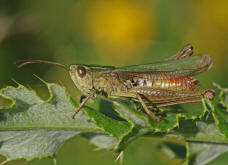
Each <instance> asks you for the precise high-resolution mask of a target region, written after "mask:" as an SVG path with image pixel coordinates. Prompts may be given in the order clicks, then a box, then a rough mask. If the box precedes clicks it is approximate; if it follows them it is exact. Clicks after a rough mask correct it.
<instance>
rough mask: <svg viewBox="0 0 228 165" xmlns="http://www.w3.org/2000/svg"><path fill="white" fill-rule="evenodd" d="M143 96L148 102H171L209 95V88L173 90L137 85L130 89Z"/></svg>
mask: <svg viewBox="0 0 228 165" xmlns="http://www.w3.org/2000/svg"><path fill="white" fill-rule="evenodd" d="M129 92H134V93H137V94H140V95H142V96H143V99H144V100H145V101H146V102H155V103H156V102H169V101H176V100H182V99H189V98H201V97H207V94H208V93H207V92H208V90H200V91H173V90H165V89H151V88H145V87H143V88H142V87H135V88H132V89H130V90H129Z"/></svg>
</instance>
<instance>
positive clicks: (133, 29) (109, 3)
mask: <svg viewBox="0 0 228 165" xmlns="http://www.w3.org/2000/svg"><path fill="white" fill-rule="evenodd" d="M227 20H228V1H227V0H219V1H208V0H198V1H194V0H192V1H181V0H172V1H169V0H164V1H160V0H141V1H137V0H65V1H63V0H48V1H47V0H39V1H31V0H0V88H2V87H5V86H7V85H15V82H14V81H13V80H16V81H17V82H19V83H21V84H25V85H27V86H29V87H31V88H33V89H35V90H38V93H39V94H40V95H41V96H42V97H43V98H47V97H48V93H47V91H46V87H45V86H44V84H42V82H40V81H39V80H38V79H37V78H36V77H35V76H33V74H36V75H38V76H39V77H41V78H43V79H44V80H46V81H48V82H55V83H61V84H63V85H64V86H65V87H66V88H67V90H68V91H69V92H70V93H71V94H72V95H73V96H74V97H75V98H76V99H78V98H79V94H80V93H79V91H78V90H77V89H76V87H74V84H73V83H72V81H71V79H70V77H69V75H68V73H66V72H65V71H64V70H62V69H59V68H57V67H54V66H46V65H42V64H34V65H29V66H26V67H25V68H22V69H18V68H17V67H16V65H14V62H15V61H17V60H22V59H42V60H50V61H56V62H60V63H63V64H66V65H70V64H73V63H82V64H100V65H116V66H123V65H131V64H142V63H149V62H155V61H160V60H163V59H166V58H168V57H170V56H171V55H173V54H175V53H176V52H177V51H178V50H180V49H181V48H182V47H183V46H184V45H186V44H187V43H191V44H192V45H193V46H194V48H195V49H194V50H195V53H207V54H209V55H211V56H212V58H213V61H214V67H213V68H212V69H211V70H210V71H209V72H206V73H203V74H202V75H200V76H197V78H198V79H199V80H200V82H201V84H202V88H214V87H213V86H212V82H217V83H219V84H220V85H222V86H226V87H227V86H228V77H227V72H228V65H227V62H228V21H227ZM158 143H159V140H158V139H151V138H140V139H138V140H136V141H135V142H133V143H132V144H131V145H130V146H129V147H128V148H127V150H126V152H125V155H124V164H126V165H130V164H131V165H138V164H144V165H147V164H158V163H160V164H172V165H174V164H175V165H176V164H181V163H182V161H181V159H172V158H169V157H167V156H166V155H164V154H162V153H161V152H160V151H159V150H158V148H157V144H158ZM94 149H95V147H94V146H92V145H90V144H89V143H88V141H87V140H85V139H83V138H81V137H76V138H73V139H71V140H70V141H69V142H67V143H66V144H64V145H63V146H62V147H61V148H60V150H59V151H58V154H57V163H58V164H64V165H75V164H93V165H96V164H99V165H102V164H104V165H107V164H114V160H115V156H116V155H115V154H113V152H111V151H106V150H102V151H94ZM227 156H228V154H224V155H222V156H220V157H219V158H217V159H216V160H215V161H213V162H212V163H211V165H212V164H226V162H227V160H228V158H226V157H227ZM3 159H4V158H3V157H0V160H3ZM50 163H52V160H51V159H48V158H46V159H43V160H38V159H37V160H33V161H31V162H29V163H28V164H29V165H38V164H42V165H46V164H50ZM8 164H9V165H10V164H11V165H16V164H24V161H23V160H19V161H13V162H10V163H8ZM117 164H118V163H117Z"/></svg>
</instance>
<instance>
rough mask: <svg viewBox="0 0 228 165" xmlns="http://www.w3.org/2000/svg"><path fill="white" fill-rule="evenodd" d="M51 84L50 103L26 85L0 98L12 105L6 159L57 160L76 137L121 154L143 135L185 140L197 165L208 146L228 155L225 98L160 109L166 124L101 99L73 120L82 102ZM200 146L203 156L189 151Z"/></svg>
mask: <svg viewBox="0 0 228 165" xmlns="http://www.w3.org/2000/svg"><path fill="white" fill-rule="evenodd" d="M46 85H47V87H48V90H49V94H50V97H49V99H48V100H43V99H41V98H40V97H39V96H37V94H36V93H35V92H34V91H31V90H28V89H27V88H25V87H24V86H22V85H19V86H18V87H17V88H15V87H7V88H4V89H2V90H1V92H0V96H1V97H3V98H5V99H7V100H8V101H9V102H11V105H9V106H0V131H1V134H0V144H1V145H0V154H2V155H5V156H6V157H7V160H12V159H19V158H24V159H26V160H31V159H33V158H43V157H54V156H55V154H56V151H57V149H58V147H59V146H60V145H61V144H63V143H64V142H65V141H66V140H68V139H69V138H71V137H73V136H76V135H81V136H83V137H85V138H87V139H88V140H89V141H90V142H91V143H93V144H94V145H96V146H97V147H98V148H106V149H113V150H116V151H122V150H124V149H125V148H126V147H127V146H128V145H129V144H130V142H132V141H133V140H135V139H137V138H138V137H140V136H152V137H162V138H164V139H175V140H186V141H188V145H189V150H188V157H187V162H194V163H195V162H200V163H202V162H207V161H208V160H204V159H205V158H206V156H205V155H207V154H208V153H207V152H209V150H208V146H207V145H208V144H209V143H210V144H217V145H214V149H215V151H217V149H219V148H220V149H221V151H222V152H217V153H216V154H215V155H216V156H219V155H220V154H222V153H223V152H225V151H227V150H226V147H222V146H226V145H227V144H228V138H227V132H226V130H227V129H226V128H227V123H226V116H227V114H226V113H227V110H224V107H226V106H225V105H226V100H224V99H225V98H226V96H224V95H221V96H220V97H219V98H220V100H219V103H220V105H222V106H221V107H222V108H220V107H219V108H220V109H218V108H217V106H216V108H214V105H213V104H212V103H211V102H210V101H209V100H203V104H202V105H203V106H202V105H201V104H190V105H191V106H174V107H167V108H161V109H159V111H160V113H161V115H162V116H161V119H162V120H161V122H157V121H155V120H153V119H151V118H149V117H148V116H147V115H146V114H145V113H143V112H140V111H139V110H136V109H135V108H134V105H133V104H132V102H122V101H116V100H106V99H99V98H98V99H96V100H95V102H93V103H90V104H89V105H90V106H89V107H88V106H84V108H83V109H82V111H81V112H79V113H78V115H77V116H76V118H75V120H72V119H71V116H72V114H73V113H74V111H75V109H76V108H77V107H78V104H77V103H76V102H75V101H74V100H73V99H72V98H71V97H70V96H69V94H68V93H67V92H66V91H65V89H64V88H63V87H60V86H59V85H56V84H50V83H46ZM223 92H224V91H223ZM87 105H88V104H87ZM195 105H196V106H195ZM92 107H93V108H92ZM202 107H203V108H202ZM210 112H212V115H213V117H214V119H215V121H216V122H214V120H213V118H212V116H209V118H207V117H206V116H205V114H208V113H209V114H210ZM155 113H158V112H155ZM195 143H200V145H201V146H200V145H199V144H197V145H198V146H197V147H198V148H199V149H200V152H197V154H196V155H194V153H195V150H193V149H190V148H191V145H192V144H194V145H195ZM22 145H23V146H22ZM31 146H32V148H31ZM205 146H207V147H205ZM217 147H218V148H217ZM221 147H222V148H221ZM34 148H35V150H34ZM174 149H175V147H174ZM170 153H171V152H170ZM173 153H178V152H173ZM173 155H175V154H173ZM191 155H194V156H191ZM215 155H214V157H216V156H215ZM211 157H213V156H211ZM193 158H194V159H193ZM199 160H200V161H199ZM210 160H212V159H210Z"/></svg>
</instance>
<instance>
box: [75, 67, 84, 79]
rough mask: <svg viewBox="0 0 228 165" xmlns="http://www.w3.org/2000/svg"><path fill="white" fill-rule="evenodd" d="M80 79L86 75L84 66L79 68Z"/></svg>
mask: <svg viewBox="0 0 228 165" xmlns="http://www.w3.org/2000/svg"><path fill="white" fill-rule="evenodd" d="M77 72H78V75H79V77H81V78H83V77H84V76H85V75H86V69H85V68H84V67H83V66H78V67H77Z"/></svg>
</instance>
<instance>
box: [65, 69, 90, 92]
mask: <svg viewBox="0 0 228 165" xmlns="http://www.w3.org/2000/svg"><path fill="white" fill-rule="evenodd" d="M69 72H70V77H71V79H72V80H73V82H74V84H75V85H76V87H77V88H78V89H79V90H80V91H81V92H82V93H83V94H85V95H88V94H89V93H90V91H91V89H93V83H92V72H91V71H90V69H89V68H88V67H86V66H84V65H71V66H70V71H69Z"/></svg>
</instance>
